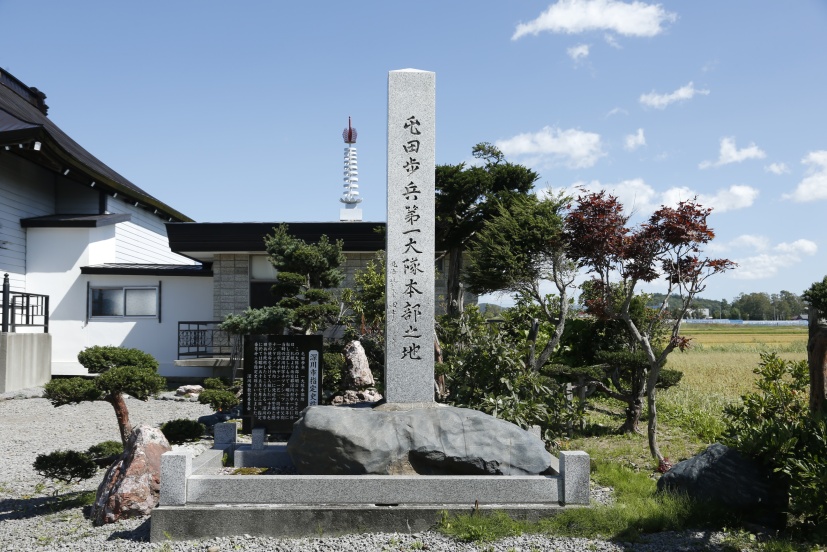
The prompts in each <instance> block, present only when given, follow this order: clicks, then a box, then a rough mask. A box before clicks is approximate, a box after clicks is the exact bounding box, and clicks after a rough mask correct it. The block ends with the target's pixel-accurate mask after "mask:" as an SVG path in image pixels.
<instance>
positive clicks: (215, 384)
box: [201, 378, 232, 389]
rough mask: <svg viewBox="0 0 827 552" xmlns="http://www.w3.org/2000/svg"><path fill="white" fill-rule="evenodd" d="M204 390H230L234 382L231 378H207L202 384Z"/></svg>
mask: <svg viewBox="0 0 827 552" xmlns="http://www.w3.org/2000/svg"><path fill="white" fill-rule="evenodd" d="M201 387H203V388H204V389H229V388H230V387H232V382H231V381H230V380H229V378H205V379H204V382H203V383H202V384H201Z"/></svg>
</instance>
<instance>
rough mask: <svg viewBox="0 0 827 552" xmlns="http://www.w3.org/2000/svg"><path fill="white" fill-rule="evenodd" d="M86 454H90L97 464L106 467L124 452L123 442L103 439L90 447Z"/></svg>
mask: <svg viewBox="0 0 827 552" xmlns="http://www.w3.org/2000/svg"><path fill="white" fill-rule="evenodd" d="M86 454H88V455H89V457H90V458H91V459H92V461H93V462H94V463H95V465H96V466H98V467H99V468H105V467H107V466H109V465H111V464H112V462H114V461H115V460H117V459H118V457H119V456H120V455H121V454H123V443H121V442H120V441H103V442H102V443H98V444H97V445H92V446H91V447H89V448H88V449H87V450H86Z"/></svg>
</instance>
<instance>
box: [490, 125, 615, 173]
mask: <svg viewBox="0 0 827 552" xmlns="http://www.w3.org/2000/svg"><path fill="white" fill-rule="evenodd" d="M494 145H496V146H497V147H498V148H499V149H500V151H502V152H503V153H504V154H505V155H506V156H516V157H522V158H523V159H522V161H521V162H522V163H525V164H528V165H532V166H554V165H561V164H562V165H565V166H567V167H569V168H587V167H592V166H594V164H595V163H597V160H598V159H600V158H601V157H603V156H605V155H606V153H605V152H604V151H603V147H602V144H601V142H600V135H599V134H596V133H594V132H583V131H581V130H576V129H566V130H562V129H559V128H553V127H548V126H547V127H544V128H543V129H542V130H540V131H539V132H533V133H529V132H527V133H524V134H518V135H517V136H514V137H513V138H508V139H507V140H497V141H496V142H495V144H494Z"/></svg>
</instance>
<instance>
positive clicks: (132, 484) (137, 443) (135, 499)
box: [91, 425, 172, 525]
mask: <svg viewBox="0 0 827 552" xmlns="http://www.w3.org/2000/svg"><path fill="white" fill-rule="evenodd" d="M170 450H172V447H170V445H169V442H168V441H167V439H166V437H164V434H163V433H161V430H160V429H158V428H154V427H150V426H148V425H140V426H138V427H136V428H135V429H133V430H132V434H131V435H130V436H129V441H128V442H127V444H126V447H125V448H124V452H123V454H122V455H121V456H120V457H119V458H118V460H117V461H115V463H113V464H112V465H111V466H109V469H108V470H107V471H106V475H105V476H104V478H103V481H102V482H101V484H100V486H99V487H98V493H97V496H96V497H95V503H94V504H93V505H92V513H91V517H92V521H93V523H94V524H95V525H103V524H105V523H113V522H115V521H118V520H120V519H124V518H130V517H137V516H146V515H149V514H150V513H151V512H152V509H153V508H154V507H155V506H157V505H158V499H159V496H160V494H159V493H160V486H161V455H162V454H164V453H165V452H167V451H170Z"/></svg>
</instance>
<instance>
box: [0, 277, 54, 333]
mask: <svg viewBox="0 0 827 552" xmlns="http://www.w3.org/2000/svg"><path fill="white" fill-rule="evenodd" d="M0 310H2V331H3V332H4V333H8V332H12V333H14V332H16V331H17V328H24V327H26V328H43V333H49V296H48V295H39V294H37V293H21V292H17V291H15V292H12V291H11V284H10V283H9V275H8V274H6V275H5V276H4V277H3V302H2V304H0Z"/></svg>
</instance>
